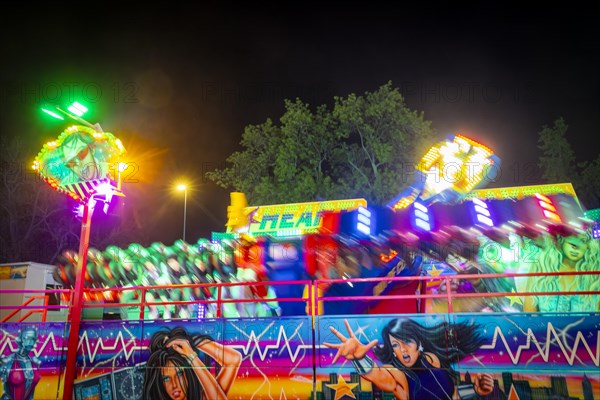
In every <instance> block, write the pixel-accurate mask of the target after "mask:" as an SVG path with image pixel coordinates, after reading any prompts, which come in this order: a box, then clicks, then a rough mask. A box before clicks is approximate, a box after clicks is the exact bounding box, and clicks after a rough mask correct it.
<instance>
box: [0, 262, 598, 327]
mask: <svg viewBox="0 0 600 400" xmlns="http://www.w3.org/2000/svg"><path fill="white" fill-rule="evenodd" d="M562 275H595V276H599V278H600V271H594V272H585V273H582V272H557V273H551V274H547V273H528V274H472V275H467V274H464V275H462V274H461V275H440V276H406V277H377V278H348V279H323V280H314V281H311V280H301V281H269V282H238V283H229V282H227V283H226V282H224V283H216V284H208V283H204V284H185V285H184V284H181V285H162V286H133V287H117V288H94V289H85V292H86V293H89V294H90V297H92V298H94V297H98V296H97V294H98V292H104V293H106V292H117V293H123V292H127V291H135V292H136V297H137V298H138V299H139V301H136V302H130V303H112V302H104V303H94V302H86V303H84V305H83V308H88V309H92V308H121V307H139V314H138V315H139V319H140V320H143V319H144V316H145V310H146V308H147V307H155V306H168V305H190V304H205V305H208V304H215V305H216V317H222V316H223V312H222V308H223V305H224V304H227V303H261V302H271V301H277V302H280V303H281V302H303V303H306V305H307V309H308V310H310V312H309V314H310V315H312V316H313V317H314V316H316V314H317V312H316V311H317V305H318V304H319V302H335V301H381V300H406V299H414V300H415V301H420V302H421V307H419V309H418V311H419V312H421V313H422V312H424V311H425V307H424V306H423V305H424V304H425V301H426V300H427V299H444V300H447V302H448V306H447V312H448V313H453V312H454V310H453V300H456V299H463V298H488V297H505V296H517V297H521V298H523V297H528V296H574V295H599V296H600V291H560V292H470V293H456V292H454V291H453V290H452V286H451V282H452V281H456V280H479V279H503V278H527V277H537V276H562ZM414 281H418V282H419V283H420V284H419V286H418V287H419V288H418V293H414V294H378V295H374V294H373V295H364V294H363V295H353V296H335V297H334V296H319V293H318V291H317V290H315V289H316V288H317V287H327V286H330V285H333V284H348V283H352V284H353V283H380V282H389V283H390V284H392V283H406V282H414ZM428 282H437V283H441V282H445V286H446V289H445V291H444V292H443V293H428V291H427V283H428ZM277 285H302V286H307V287H308V288H307V291H306V292H305V293H307V295H306V296H304V297H287V298H281V297H278V298H273V299H271V298H260V297H253V298H245V299H234V298H224V296H223V292H224V290H223V289H224V288H231V287H239V286H250V287H260V286H277ZM186 288H189V289H196V288H197V289H203V288H211V289H216V297H215V298H212V299H203V300H199V299H193V300H180V301H147V300H146V293H147V292H149V291H156V290H161V289H168V290H177V289H186ZM26 292H41V293H43V295H41V294H40V295H38V296H34V297H32V298H30V299H29V300H28V301H27V302H25V303H24V304H22V305H18V306H6V305H3V306H0V310H2V309H13V312H11V314H9V315H8V316H7V317H5V318H4V319H3V320H2V322H6V321H8V320H9V319H10V318H12V317H13V316H14V315H16V314H17V313H18V312H19V311H20V310H22V309H32V311H30V312H28V313H27V314H26V315H25V316H24V317H23V318H22V319H21V320H23V319H24V318H27V317H29V316H30V315H31V314H33V313H36V312H39V313H42V316H43V317H42V319H43V320H44V321H45V320H46V312H47V310H49V309H61V308H67V307H68V306H66V305H55V306H52V305H47V294H49V293H62V294H67V295H70V294H71V292H72V291H71V290H38V291H33V290H0V297H1V296H2V293H26ZM311 293H312V295H311ZM107 297H109V298H111V297H115V296H112V295H111V296H107ZM117 297H118V296H117ZM36 298H38V299H39V298H45V299H46V302H45V304H44V305H43V306H40V305H34V306H29V305H28V304H30V303H31V302H32V301H33V300H34V299H36ZM589 311H592V312H594V311H598V310H589ZM171 319H177V317H176V316H174V317H173V318H171Z"/></svg>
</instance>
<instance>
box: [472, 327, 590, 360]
mask: <svg viewBox="0 0 600 400" xmlns="http://www.w3.org/2000/svg"><path fill="white" fill-rule="evenodd" d="M498 338H500V340H501V341H502V343H503V344H504V348H505V350H506V352H507V353H508V355H509V357H510V359H511V360H512V362H513V364H514V365H517V364H518V363H519V360H520V358H521V352H522V351H523V350H529V349H530V348H531V343H533V344H534V345H535V347H536V348H537V350H538V353H539V355H540V356H541V357H542V359H543V360H544V361H545V362H548V359H549V357H550V346H551V345H552V342H553V341H552V340H551V339H552V338H554V340H555V341H556V344H557V345H558V347H559V348H560V350H561V352H562V354H563V355H564V357H565V360H567V362H568V363H569V365H571V366H572V365H573V361H574V360H575V358H576V357H577V350H578V349H579V346H580V345H582V346H583V347H584V348H585V350H586V351H587V354H588V355H589V356H590V358H591V359H592V361H593V363H594V365H595V366H600V330H599V331H596V354H594V352H593V350H592V349H591V348H590V345H589V344H588V342H587V340H586V339H585V337H584V336H583V333H582V332H581V331H577V334H576V335H575V343H573V347H572V348H569V346H568V344H567V343H565V342H564V341H563V339H561V337H560V335H559V333H558V332H557V331H556V329H555V328H554V326H553V325H552V322H548V326H547V329H546V342H545V344H540V343H539V342H538V340H537V338H536V337H535V335H534V334H533V331H532V330H531V328H528V329H527V342H526V343H525V344H522V345H519V346H518V347H517V349H516V351H514V352H513V350H512V349H511V348H510V346H509V345H508V341H507V340H506V337H505V336H504V332H502V329H500V327H499V326H496V328H495V329H494V336H493V338H492V343H491V344H488V345H483V346H481V349H495V348H496V344H497V342H498ZM569 350H570V352H569Z"/></svg>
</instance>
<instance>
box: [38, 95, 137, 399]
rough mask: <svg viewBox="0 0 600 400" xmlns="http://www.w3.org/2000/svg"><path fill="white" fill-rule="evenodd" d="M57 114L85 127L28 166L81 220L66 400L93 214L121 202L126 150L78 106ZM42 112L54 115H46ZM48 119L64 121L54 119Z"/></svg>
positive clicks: (71, 132)
mask: <svg viewBox="0 0 600 400" xmlns="http://www.w3.org/2000/svg"><path fill="white" fill-rule="evenodd" d="M56 110H57V111H58V112H60V113H61V114H63V115H66V116H67V117H69V118H70V119H74V120H76V121H77V122H79V123H83V124H84V125H73V126H70V127H68V128H67V129H65V130H64V131H63V132H62V133H61V134H60V135H59V136H58V137H57V139H56V140H53V141H50V142H48V143H46V144H44V146H43V147H42V149H41V150H40V152H39V153H38V155H37V157H36V158H35V161H34V163H33V169H34V170H35V171H36V172H37V173H38V174H39V176H40V177H41V178H42V179H43V180H44V181H45V182H46V183H47V184H48V185H50V186H51V187H52V188H53V189H54V190H56V191H58V192H60V193H64V194H66V195H68V196H69V197H71V198H72V199H73V200H75V201H77V202H78V203H79V209H78V210H77V212H78V215H79V216H80V217H81V234H80V239H79V252H78V256H77V267H76V270H75V284H74V289H75V290H74V293H73V296H72V297H71V299H70V307H69V320H70V330H69V340H68V351H67V361H66V372H65V381H64V397H63V398H64V399H68V400H70V399H71V398H72V396H73V382H74V378H75V376H76V372H77V371H76V369H75V368H76V359H77V348H78V344H79V327H80V322H81V312H82V305H83V289H84V280H85V276H86V266H87V255H88V247H89V238H90V230H91V223H92V214H93V211H94V207H96V206H97V204H98V203H103V210H104V212H107V209H108V207H109V205H110V203H111V201H112V198H113V196H115V195H116V196H124V194H123V192H122V191H121V174H120V173H121V172H122V171H123V166H124V164H123V163H121V162H120V161H121V158H122V156H123V155H124V154H125V148H124V146H123V144H122V142H121V140H120V139H118V138H116V137H115V136H114V135H113V134H112V133H110V132H104V131H103V130H102V128H101V127H100V125H99V124H95V125H92V124H90V123H89V122H87V121H85V120H83V119H82V118H81V116H82V115H83V114H84V113H85V112H86V111H87V108H85V107H84V106H82V105H81V104H79V103H74V104H73V105H71V106H70V107H69V111H70V112H66V111H63V110H62V109H60V108H58V107H56ZM43 111H44V112H46V113H47V114H50V115H52V114H53V112H52V111H50V110H47V109H43ZM74 114H75V115H74ZM53 116H55V117H57V118H58V119H63V118H61V117H60V115H58V114H55V113H54V115H53Z"/></svg>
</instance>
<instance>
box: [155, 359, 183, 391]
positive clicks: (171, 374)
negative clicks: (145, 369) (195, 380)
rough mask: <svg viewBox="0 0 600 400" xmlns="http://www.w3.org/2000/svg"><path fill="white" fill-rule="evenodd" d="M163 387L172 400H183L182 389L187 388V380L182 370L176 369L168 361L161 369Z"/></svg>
mask: <svg viewBox="0 0 600 400" xmlns="http://www.w3.org/2000/svg"><path fill="white" fill-rule="evenodd" d="M161 371H162V380H163V385H164V386H165V391H166V392H167V394H168V395H169V398H171V399H172V400H185V399H186V396H185V391H184V388H186V387H187V379H186V377H185V374H184V373H183V370H182V369H181V368H177V367H175V366H174V365H173V363H172V362H170V361H168V362H167V365H166V366H164V367H163V368H161Z"/></svg>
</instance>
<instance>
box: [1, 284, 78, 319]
mask: <svg viewBox="0 0 600 400" xmlns="http://www.w3.org/2000/svg"><path fill="white" fill-rule="evenodd" d="M71 292H72V290H69V289H52V290H34V289H28V290H22V289H3V290H0V298H3V294H26V293H34V294H36V293H38V294H37V295H33V296H31V297H30V298H29V299H27V300H26V301H25V302H24V303H22V304H20V305H4V304H3V305H1V306H0V310H12V311H11V312H10V313H9V314H8V315H6V316H5V317H4V318H2V320H1V321H0V322H2V323H5V322H9V321H10V320H11V318H13V317H14V316H15V315H17V314H18V313H19V312H20V311H22V310H29V311H28V312H27V313H26V314H25V315H23V316H21V317H20V318H19V319H18V320H17V321H16V322H23V321H25V320H26V319H27V318H29V317H30V316H31V315H33V314H41V315H42V318H41V319H42V321H41V322H46V318H47V315H48V310H59V309H66V308H68V306H67V305H60V304H59V305H49V304H48V303H49V300H50V295H51V294H53V293H59V294H68V293H71ZM40 299H41V300H43V302H44V304H43V305H39V304H36V305H29V304H31V303H32V302H34V301H35V300H40Z"/></svg>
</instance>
